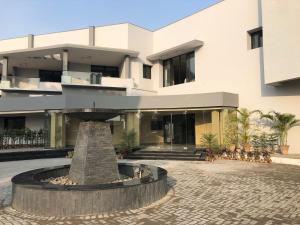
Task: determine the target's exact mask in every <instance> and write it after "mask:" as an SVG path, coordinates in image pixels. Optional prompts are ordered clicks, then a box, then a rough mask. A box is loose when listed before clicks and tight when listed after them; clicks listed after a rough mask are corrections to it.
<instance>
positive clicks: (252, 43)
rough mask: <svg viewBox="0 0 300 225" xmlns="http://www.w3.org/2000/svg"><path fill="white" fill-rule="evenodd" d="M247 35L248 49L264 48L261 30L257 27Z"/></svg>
mask: <svg viewBox="0 0 300 225" xmlns="http://www.w3.org/2000/svg"><path fill="white" fill-rule="evenodd" d="M248 35H249V45H248V46H249V49H251V50H252V49H257V48H262V47H263V46H264V44H263V43H264V42H263V37H264V35H263V29H262V27H258V28H256V29H253V30H250V31H248Z"/></svg>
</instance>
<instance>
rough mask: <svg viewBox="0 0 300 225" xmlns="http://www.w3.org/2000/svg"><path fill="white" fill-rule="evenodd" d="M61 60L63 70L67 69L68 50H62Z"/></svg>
mask: <svg viewBox="0 0 300 225" xmlns="http://www.w3.org/2000/svg"><path fill="white" fill-rule="evenodd" d="M62 60H63V71H68V63H69V52H68V50H64V51H63V54H62Z"/></svg>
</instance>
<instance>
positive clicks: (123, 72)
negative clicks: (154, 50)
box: [121, 56, 130, 78]
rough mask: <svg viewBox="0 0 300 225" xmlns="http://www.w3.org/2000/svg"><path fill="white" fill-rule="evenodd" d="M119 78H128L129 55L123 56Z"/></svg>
mask: <svg viewBox="0 0 300 225" xmlns="http://www.w3.org/2000/svg"><path fill="white" fill-rule="evenodd" d="M121 78H130V57H129V56H125V58H124V60H123V64H122V67H121Z"/></svg>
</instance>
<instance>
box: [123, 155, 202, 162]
mask: <svg viewBox="0 0 300 225" xmlns="http://www.w3.org/2000/svg"><path fill="white" fill-rule="evenodd" d="M124 159H144V160H182V161H202V160H203V159H200V158H199V157H181V156H168V157H164V156H159V155H157V156H140V155H128V156H126V157H124Z"/></svg>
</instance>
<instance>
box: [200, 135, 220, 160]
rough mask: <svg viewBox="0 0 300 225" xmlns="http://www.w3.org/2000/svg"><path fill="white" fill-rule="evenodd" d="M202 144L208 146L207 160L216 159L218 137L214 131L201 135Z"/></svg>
mask: <svg viewBox="0 0 300 225" xmlns="http://www.w3.org/2000/svg"><path fill="white" fill-rule="evenodd" d="M200 141H201V145H202V146H203V147H205V148H206V154H207V155H206V160H207V161H211V162H212V161H214V160H215V155H214V150H216V149H217V147H218V139H217V136H216V135H215V134H212V133H205V134H203V135H202V137H201V140H200Z"/></svg>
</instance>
